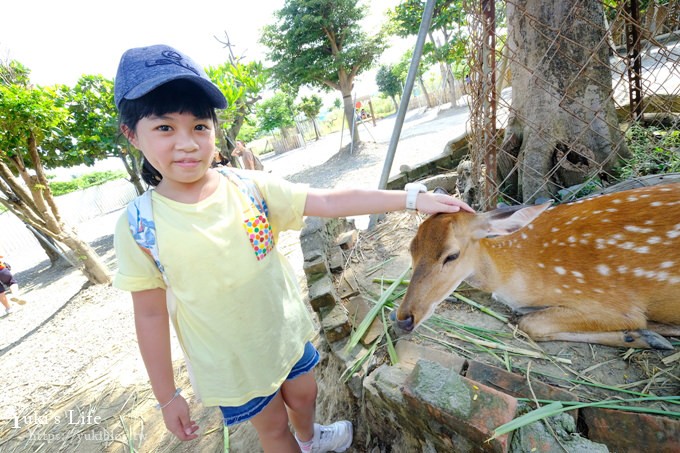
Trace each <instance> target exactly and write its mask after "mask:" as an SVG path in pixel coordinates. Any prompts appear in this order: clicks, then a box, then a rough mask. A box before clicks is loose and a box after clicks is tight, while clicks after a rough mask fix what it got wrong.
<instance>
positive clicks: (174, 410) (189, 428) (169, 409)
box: [162, 395, 198, 440]
mask: <svg viewBox="0 0 680 453" xmlns="http://www.w3.org/2000/svg"><path fill="white" fill-rule="evenodd" d="M162 411H163V421H164V422H165V427H166V428H168V431H170V432H171V433H172V434H174V435H175V436H177V438H178V439H179V440H193V439H196V438H197V437H198V434H196V431H198V425H197V424H196V422H195V421H193V420H191V416H190V415H189V405H188V404H187V402H186V400H185V399H184V398H183V397H182V396H181V395H178V396H177V397H176V398H175V400H174V401H173V402H172V403H170V404H168V405H167V406H166V407H165V408H163V409H162Z"/></svg>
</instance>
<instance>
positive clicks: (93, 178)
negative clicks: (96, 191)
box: [50, 170, 127, 197]
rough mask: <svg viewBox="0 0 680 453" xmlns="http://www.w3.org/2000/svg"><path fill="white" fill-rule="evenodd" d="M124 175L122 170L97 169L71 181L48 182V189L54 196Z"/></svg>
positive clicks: (123, 176)
mask: <svg viewBox="0 0 680 453" xmlns="http://www.w3.org/2000/svg"><path fill="white" fill-rule="evenodd" d="M126 176H127V175H126V173H125V172H124V171H111V170H108V171H98V172H93V173H88V174H86V175H82V176H79V177H77V178H75V179H73V180H71V181H55V182H50V189H52V194H53V195H54V196H55V197H56V196H59V195H65V194H67V193H71V192H75V191H76V190H82V189H87V188H88V187H92V186H98V185H100V184H104V183H105V182H107V181H111V180H114V179H120V178H125V177H126Z"/></svg>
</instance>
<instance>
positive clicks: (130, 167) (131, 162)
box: [120, 151, 144, 195]
mask: <svg viewBox="0 0 680 453" xmlns="http://www.w3.org/2000/svg"><path fill="white" fill-rule="evenodd" d="M137 152H139V151H137ZM135 153H136V152H135V151H131V152H127V153H121V154H120V160H122V161H123V166H124V167H125V171H126V172H127V174H128V176H130V179H129V180H128V181H130V183H132V185H133V186H134V188H135V191H136V192H137V195H141V194H143V193H144V186H143V185H142V180H141V178H140V177H139V167H140V166H141V165H140V164H139V162H141V156H140V157H139V158H138V157H137V156H136V155H135Z"/></svg>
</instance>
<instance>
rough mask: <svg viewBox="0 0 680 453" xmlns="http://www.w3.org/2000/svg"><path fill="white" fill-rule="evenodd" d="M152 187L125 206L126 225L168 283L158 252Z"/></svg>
mask: <svg viewBox="0 0 680 453" xmlns="http://www.w3.org/2000/svg"><path fill="white" fill-rule="evenodd" d="M152 192H153V189H151V190H147V191H146V192H144V193H143V194H141V195H140V196H138V197H137V198H135V199H134V200H132V202H131V203H130V204H128V206H127V216H128V225H129V227H130V232H132V237H133V238H134V240H135V242H137V245H139V247H140V248H141V249H142V250H143V251H144V252H146V253H147V254H148V255H150V256H151V257H152V258H153V260H154V262H155V263H156V267H158V270H159V271H160V272H161V275H163V281H165V284H166V285H167V284H168V281H167V278H166V277H165V269H164V268H163V265H162V264H161V261H160V257H159V253H158V241H157V240H156V224H155V223H154V220H153V209H152V204H151V193H152Z"/></svg>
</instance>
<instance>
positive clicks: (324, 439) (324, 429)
mask: <svg viewBox="0 0 680 453" xmlns="http://www.w3.org/2000/svg"><path fill="white" fill-rule="evenodd" d="M313 441H314V443H313V444H312V453H326V452H328V451H335V452H341V451H345V450H347V449H348V448H349V446H350V445H352V423H351V422H349V421H347V420H341V421H339V422H335V423H333V424H331V425H327V426H325V425H319V424H318V423H314V438H313Z"/></svg>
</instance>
